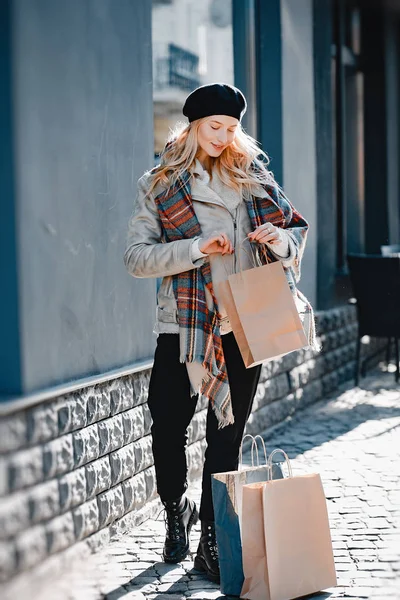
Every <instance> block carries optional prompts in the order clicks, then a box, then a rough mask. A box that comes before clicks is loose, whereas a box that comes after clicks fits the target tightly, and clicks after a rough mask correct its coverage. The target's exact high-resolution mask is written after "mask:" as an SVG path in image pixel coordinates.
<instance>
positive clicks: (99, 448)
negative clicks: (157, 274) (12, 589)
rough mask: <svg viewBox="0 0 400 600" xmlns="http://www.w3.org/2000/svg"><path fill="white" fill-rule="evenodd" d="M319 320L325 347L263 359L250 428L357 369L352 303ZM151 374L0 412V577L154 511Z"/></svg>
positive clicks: (192, 455)
mask: <svg viewBox="0 0 400 600" xmlns="http://www.w3.org/2000/svg"><path fill="white" fill-rule="evenodd" d="M317 323H318V333H319V336H320V339H321V341H322V344H323V351H322V352H321V354H319V355H318V356H314V354H313V353H312V352H311V351H309V350H304V351H300V352H296V353H292V354H290V355H287V356H285V357H283V358H282V359H279V360H275V361H272V362H270V363H268V364H267V365H265V366H264V367H263V369H262V376H261V381H260V385H259V388H258V391H257V395H256V398H255V405H254V410H253V413H252V415H251V417H250V420H249V423H248V427H247V431H248V432H250V433H260V432H261V431H263V430H264V429H265V428H267V427H269V426H271V425H274V424H275V423H278V422H279V421H282V420H283V419H285V418H286V417H287V416H289V415H290V414H292V413H293V412H294V411H295V410H296V409H297V408H299V407H302V406H305V405H307V404H310V403H311V402H315V401H316V400H318V399H320V398H322V397H323V396H324V395H326V394H328V393H329V392H331V391H332V390H334V389H335V388H336V387H337V386H338V385H339V384H340V383H341V382H343V381H345V380H348V379H350V378H351V377H353V373H354V356H355V340H356V331H357V324H356V315H355V310H354V307H344V308H340V309H335V310H331V311H328V312H324V313H320V314H319V315H318V321H317ZM383 343H384V342H382V341H380V342H379V344H380V346H381V347H382V344H383ZM377 344H378V342H375V343H371V344H370V345H369V346H368V347H366V349H364V354H365V353H367V354H368V353H370V352H372V351H375V350H376V348H377V347H378V348H379V345H377ZM149 378H150V371H143V372H140V373H138V374H135V375H131V376H127V377H122V378H120V379H117V380H113V381H111V382H109V383H106V384H99V385H96V386H94V387H91V388H86V389H83V390H80V391H78V392H74V393H72V394H70V395H68V396H65V397H58V398H54V399H53V400H50V401H46V402H44V403H42V404H39V405H37V406H34V407H32V408H29V409H26V410H23V411H20V412H16V413H13V414H11V415H10V416H7V417H4V418H3V419H2V420H1V422H0V452H1V455H0V578H1V579H2V580H3V581H4V580H6V579H9V578H10V577H11V576H12V575H14V574H15V573H17V572H20V571H23V570H26V569H28V568H30V567H32V566H34V565H36V564H38V563H40V562H42V561H43V560H44V559H45V558H46V557H48V556H50V555H52V554H54V553H57V552H59V551H61V550H64V549H66V548H68V547H70V546H72V545H74V544H76V543H77V542H79V541H82V540H86V541H87V543H88V544H89V545H90V547H91V548H96V546H98V545H99V544H104V543H106V542H107V540H108V539H109V538H110V536H112V535H114V534H115V533H116V532H121V531H123V530H127V529H129V528H131V527H134V526H135V524H137V523H138V522H140V521H142V520H143V519H145V518H146V517H148V516H149V515H150V514H154V512H155V511H156V510H159V504H158V501H157V500H156V488H155V474H154V467H153V458H152V453H151V436H150V434H149V433H150V426H151V418H150V413H149V409H148V407H147V404H146V398H147V390H148V384H149ZM205 418H206V406H205V403H204V402H203V401H202V402H199V404H198V407H197V412H196V414H195V417H194V418H193V421H192V423H191V425H190V431H189V446H188V464H189V475H190V477H194V476H195V475H197V474H198V473H199V471H200V469H201V464H202V457H203V452H204V446H205V441H204V426H205Z"/></svg>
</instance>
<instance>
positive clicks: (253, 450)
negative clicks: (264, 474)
mask: <svg viewBox="0 0 400 600" xmlns="http://www.w3.org/2000/svg"><path fill="white" fill-rule="evenodd" d="M247 437H249V438H251V439H252V443H251V466H252V467H259V466H260V457H259V454H258V445H257V439H260V440H261V445H262V449H263V452H264V458H265V464H266V465H267V466H268V455H267V449H266V447H265V442H264V440H263V438H262V437H261V435H259V434H257V435H255V436H253V435H251V433H246V435H245V436H244V437H243V439H242V443H241V444H240V448H239V466H238V469H239V471H240V470H241V469H242V467H243V442H244V440H245V439H246V438H247ZM254 454H255V456H256V457H257V464H254Z"/></svg>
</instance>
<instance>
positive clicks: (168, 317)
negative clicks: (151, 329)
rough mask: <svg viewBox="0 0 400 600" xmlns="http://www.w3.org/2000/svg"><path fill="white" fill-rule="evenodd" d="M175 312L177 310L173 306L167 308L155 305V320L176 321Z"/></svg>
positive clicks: (162, 321) (163, 321) (161, 321)
mask: <svg viewBox="0 0 400 600" xmlns="http://www.w3.org/2000/svg"><path fill="white" fill-rule="evenodd" d="M176 313H177V311H176V309H174V308H172V309H170V310H167V309H165V308H162V307H161V306H157V320H158V321H159V322H160V323H177V322H178V318H177V314H176Z"/></svg>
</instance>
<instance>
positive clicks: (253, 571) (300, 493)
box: [241, 450, 336, 600]
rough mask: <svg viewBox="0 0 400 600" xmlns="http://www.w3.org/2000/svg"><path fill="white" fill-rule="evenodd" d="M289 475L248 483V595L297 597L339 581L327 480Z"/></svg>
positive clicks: (273, 599)
mask: <svg viewBox="0 0 400 600" xmlns="http://www.w3.org/2000/svg"><path fill="white" fill-rule="evenodd" d="M275 452H277V451H274V452H273V453H272V454H271V455H270V459H269V460H272V457H273V455H274V454H275ZM279 452H282V453H283V451H282V450H279ZM283 454H284V453H283ZM285 456H286V454H285ZM286 460H287V461H288V464H289V465H290V463H289V459H288V458H287V456H286ZM289 473H290V476H289V477H287V478H284V479H280V480H277V481H268V482H264V483H254V484H250V485H248V486H246V485H245V486H244V487H243V514H242V552H243V568H244V575H245V581H244V584H243V588H242V592H241V597H242V598H247V599H249V600H292V599H294V598H298V597H299V596H304V595H306V594H312V593H314V592H318V591H320V590H323V589H326V588H330V587H333V586H335V585H336V573H335V564H334V558H333V550H332V541H331V536H330V529H329V519H328V511H327V507H326V500H325V495H324V490H323V487H322V482H321V478H320V476H319V474H317V473H313V474H310V475H300V476H293V475H292V473H291V469H289ZM260 528H261V529H262V530H263V531H262V532H261V533H260ZM263 537H264V539H263Z"/></svg>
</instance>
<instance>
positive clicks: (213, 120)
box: [197, 115, 239, 160]
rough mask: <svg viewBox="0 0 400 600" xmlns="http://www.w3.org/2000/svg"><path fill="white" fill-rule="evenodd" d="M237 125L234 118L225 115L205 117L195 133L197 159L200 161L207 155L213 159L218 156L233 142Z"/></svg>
mask: <svg viewBox="0 0 400 600" xmlns="http://www.w3.org/2000/svg"><path fill="white" fill-rule="evenodd" d="M238 123H239V121H238V120H237V119H235V117H227V116H226V115H213V116H212V117H207V120H206V121H203V123H202V124H201V125H200V127H199V129H198V131H197V143H198V146H199V152H198V158H199V159H200V160H201V158H206V156H207V155H208V156H212V157H213V158H217V157H218V156H220V155H221V154H222V152H223V151H224V150H225V148H226V147H227V146H229V144H231V143H232V142H233V140H234V138H235V134H236V128H237V126H238Z"/></svg>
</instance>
